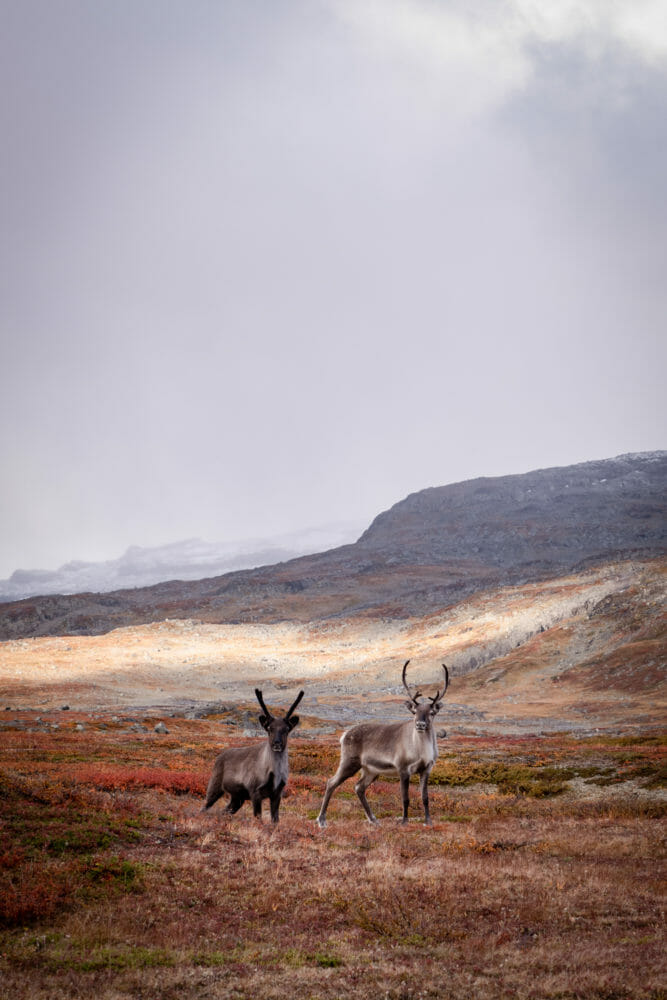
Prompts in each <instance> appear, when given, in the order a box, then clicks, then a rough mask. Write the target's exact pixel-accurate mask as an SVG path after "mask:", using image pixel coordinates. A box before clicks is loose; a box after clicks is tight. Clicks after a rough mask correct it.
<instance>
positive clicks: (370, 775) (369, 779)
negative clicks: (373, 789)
mask: <svg viewBox="0 0 667 1000" xmlns="http://www.w3.org/2000/svg"><path fill="white" fill-rule="evenodd" d="M376 778H377V771H376V772H373V771H367V770H366V769H365V768H363V769H362V771H361V777H360V778H359V781H358V782H357V783H356V785H355V786H354V790H355V792H356V793H357V795H358V796H359V801H360V802H361V804H362V806H363V807H364V812H365V813H366V815H367V816H368V822H369V823H375V824H376V825H377V824H378V823H379V820H378V819H377V818H376V817H375V816H374V815H373V810H372V809H371V807H370V805H369V804H368V799H367V798H366V789H367V788H368V787H369V785H372V784H373V782H374V781H375V779H376Z"/></svg>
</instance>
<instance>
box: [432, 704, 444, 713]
mask: <svg viewBox="0 0 667 1000" xmlns="http://www.w3.org/2000/svg"><path fill="white" fill-rule="evenodd" d="M441 708H442V702H441V701H436V702H435V704H433V705H431V715H437V714H438V712H439V711H440V709H441Z"/></svg>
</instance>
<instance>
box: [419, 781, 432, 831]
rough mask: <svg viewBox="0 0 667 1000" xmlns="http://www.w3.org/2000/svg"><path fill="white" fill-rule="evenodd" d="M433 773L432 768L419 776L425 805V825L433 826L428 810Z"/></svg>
mask: <svg viewBox="0 0 667 1000" xmlns="http://www.w3.org/2000/svg"><path fill="white" fill-rule="evenodd" d="M430 773H431V768H430V767H429V768H427V769H426V770H425V771H422V773H421V774H420V775H419V787H420V789H421V793H422V802H423V803H424V825H425V826H433V823H432V821H431V814H430V812H429V809H428V776H429V774H430Z"/></svg>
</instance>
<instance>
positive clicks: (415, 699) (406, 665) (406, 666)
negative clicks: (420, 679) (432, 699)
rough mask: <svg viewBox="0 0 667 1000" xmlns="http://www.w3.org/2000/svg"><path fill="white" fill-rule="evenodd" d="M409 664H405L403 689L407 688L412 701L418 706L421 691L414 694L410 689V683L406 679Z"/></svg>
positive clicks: (406, 662)
mask: <svg viewBox="0 0 667 1000" xmlns="http://www.w3.org/2000/svg"><path fill="white" fill-rule="evenodd" d="M409 662H410V661H409V660H406V661H405V663H404V664H403V675H402V679H403V687H404V688H405V690H406V691H407V692H408V694H409V695H410V701H411V702H412V703H413V704H414V705H416V704H417V698H421V691H417V692H416V693H415V694H413V693H412V691H411V690H410V688H409V687H408V682H407V681H406V679H405V671H406V670H407V669H408V663H409Z"/></svg>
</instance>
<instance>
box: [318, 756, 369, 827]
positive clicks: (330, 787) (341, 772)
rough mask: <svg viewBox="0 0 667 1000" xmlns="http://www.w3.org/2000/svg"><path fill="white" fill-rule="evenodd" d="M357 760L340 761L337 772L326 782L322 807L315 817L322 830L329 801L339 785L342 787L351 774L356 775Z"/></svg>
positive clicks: (357, 768) (325, 821) (325, 822)
mask: <svg viewBox="0 0 667 1000" xmlns="http://www.w3.org/2000/svg"><path fill="white" fill-rule="evenodd" d="M359 766H360V764H359V760H358V758H354V759H352V760H348V761H345V762H343V761H341V762H340V764H339V765H338V770H337V771H336V773H335V774H334V776H333V777H332V778H329V780H328V781H327V787H326V789H325V791H324V798H323V799H322V806H321V808H320V814H319V816H318V817H317V823H318V826H320V827H321V828H322V829H324V827H325V826H326V825H327V809H328V807H329V799H330V798H331V796H332V795H333V793H334V792H335V791H336V789H337V788H338V786H339V785H342V784H343V782H344V781H347V779H348V778H351V777H352V775H353V774H356V773H357V771H358V770H359Z"/></svg>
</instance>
